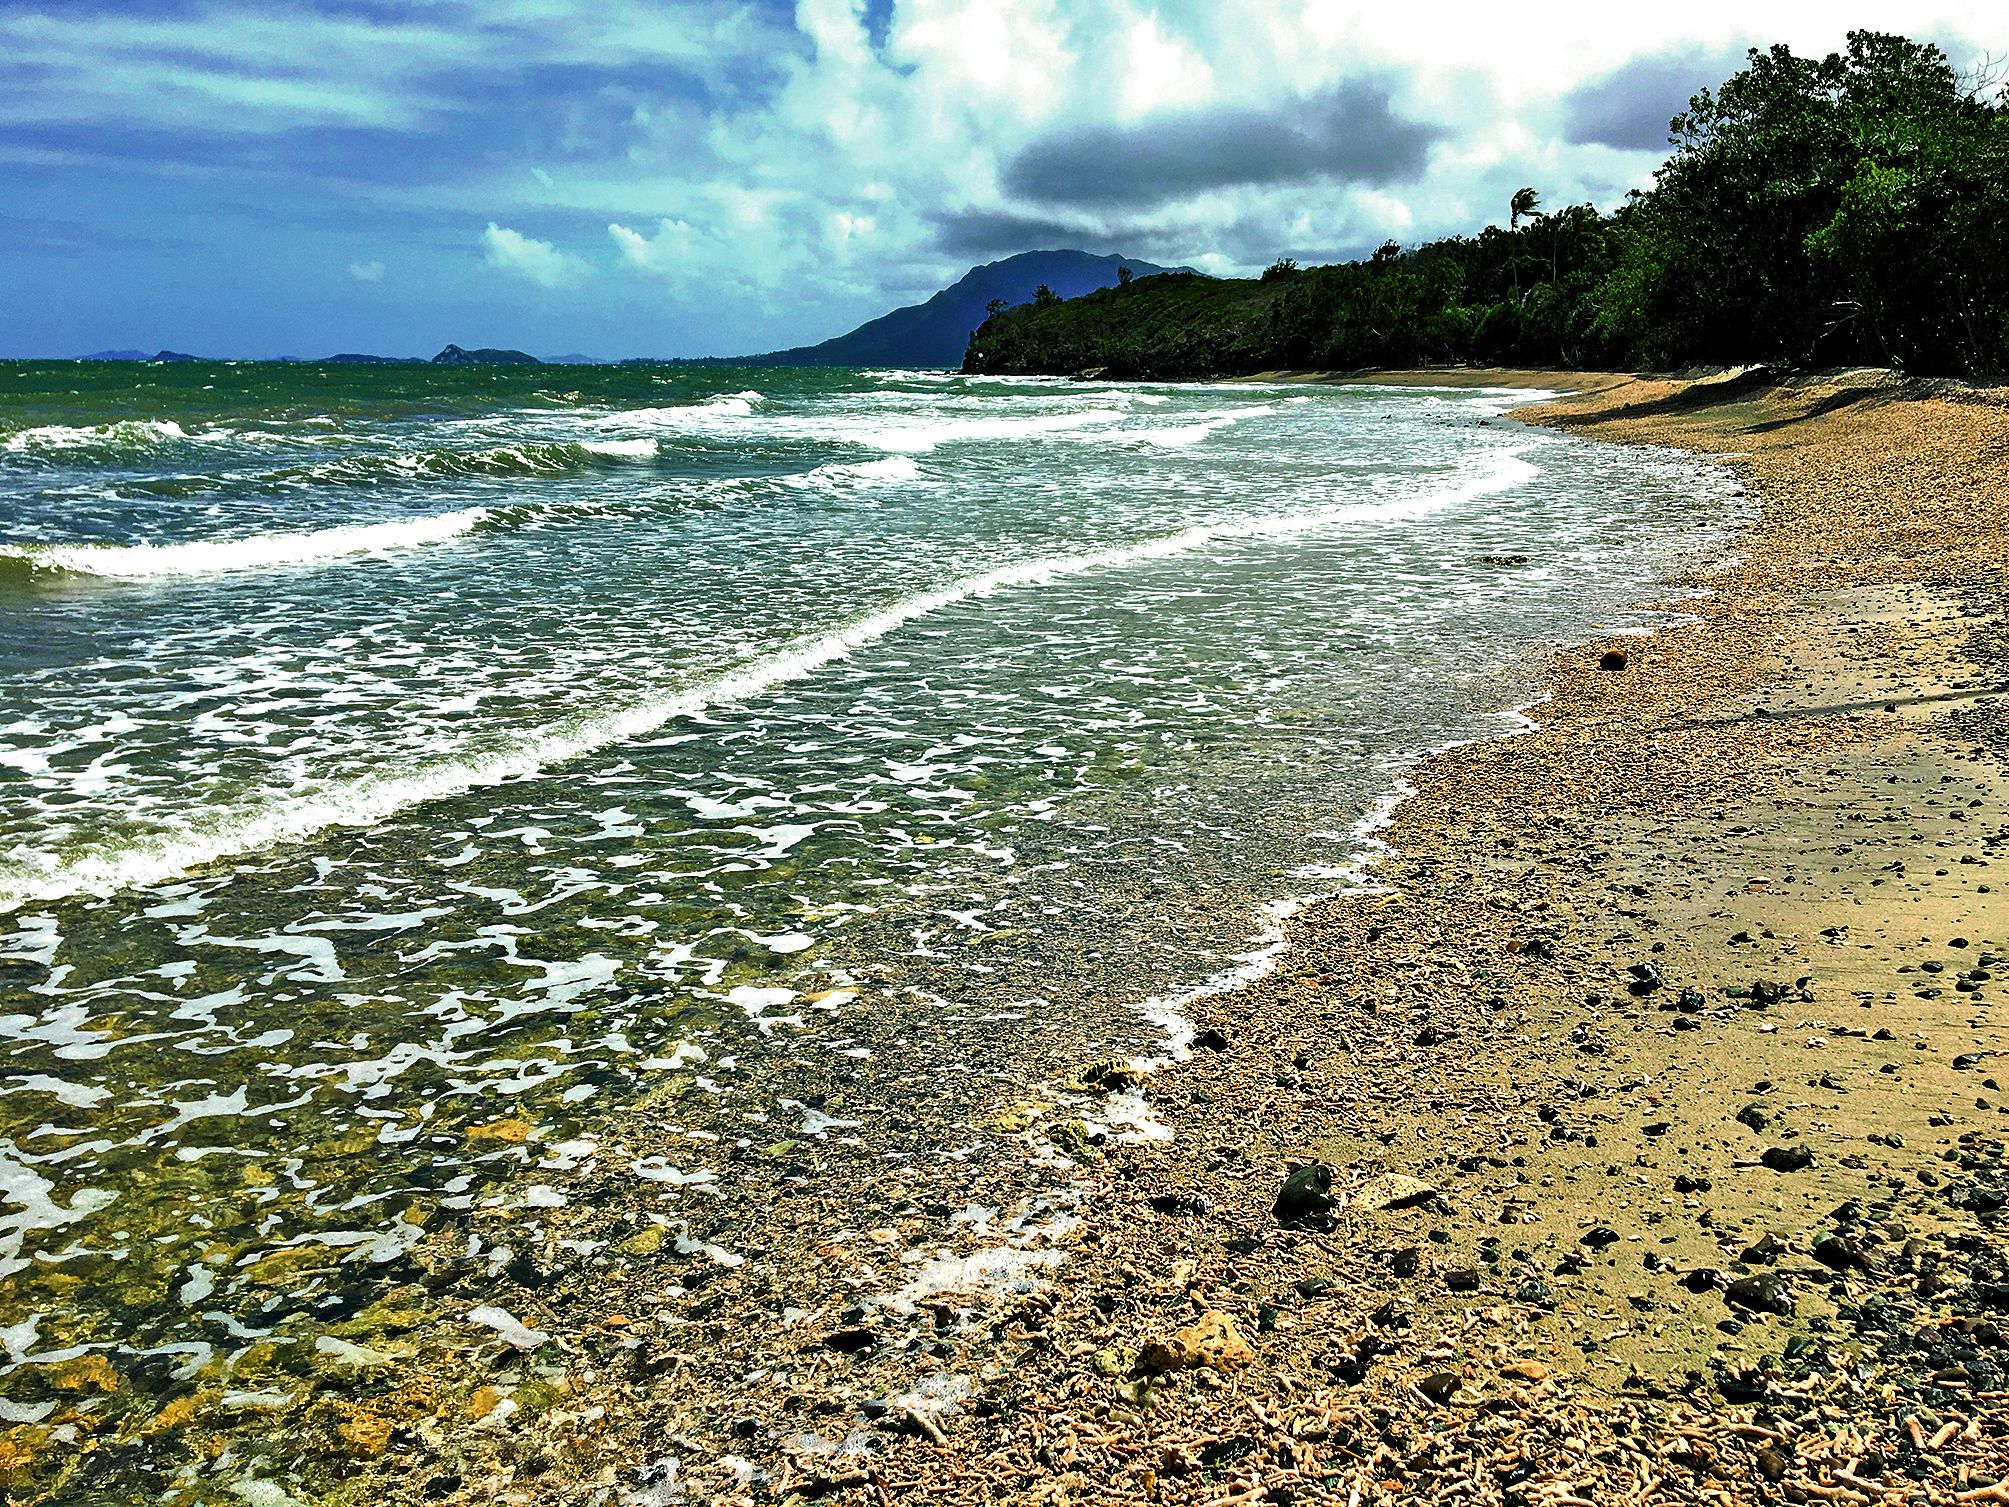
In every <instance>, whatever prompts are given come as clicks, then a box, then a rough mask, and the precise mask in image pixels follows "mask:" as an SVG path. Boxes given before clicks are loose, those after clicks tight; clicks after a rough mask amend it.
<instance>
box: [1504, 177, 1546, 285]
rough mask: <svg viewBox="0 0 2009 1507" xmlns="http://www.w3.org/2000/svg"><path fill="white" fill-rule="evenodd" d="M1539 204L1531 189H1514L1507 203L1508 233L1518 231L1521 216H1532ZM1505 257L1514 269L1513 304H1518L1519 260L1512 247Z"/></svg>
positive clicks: (1539, 201) (1537, 197)
mask: <svg viewBox="0 0 2009 1507" xmlns="http://www.w3.org/2000/svg"><path fill="white" fill-rule="evenodd" d="M1541 203H1542V201H1541V198H1540V196H1539V195H1537V194H1536V193H1535V191H1534V190H1533V189H1531V188H1517V189H1515V190H1514V197H1513V198H1511V199H1509V200H1508V201H1507V229H1508V230H1510V231H1511V230H1518V229H1519V228H1520V224H1521V216H1523V215H1532V214H1533V213H1534V212H1535V211H1536V210H1537V209H1539V208H1540V207H1541ZM1507 257H1508V261H1509V263H1510V265H1511V266H1512V267H1513V269H1514V302H1515V303H1519V302H1520V301H1521V259H1520V258H1519V257H1518V256H1516V255H1515V254H1514V251H1513V248H1512V247H1509V248H1508V249H1507Z"/></svg>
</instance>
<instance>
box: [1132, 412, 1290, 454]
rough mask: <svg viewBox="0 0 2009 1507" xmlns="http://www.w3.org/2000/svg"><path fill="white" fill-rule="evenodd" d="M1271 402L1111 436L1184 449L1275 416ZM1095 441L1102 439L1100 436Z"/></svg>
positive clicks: (1138, 443)
mask: <svg viewBox="0 0 2009 1507" xmlns="http://www.w3.org/2000/svg"><path fill="white" fill-rule="evenodd" d="M1275 412H1276V409H1275V408H1273V407H1272V406H1270V405H1269V404H1268V403H1252V404H1250V405H1249V406H1248V407H1247V408H1230V409H1222V410H1218V411H1216V412H1214V413H1203V414H1198V415H1195V417H1194V418H1193V419H1192V421H1191V422H1189V423H1185V424H1166V425H1162V426H1160V427H1158V428H1155V429H1124V430H1119V431H1118V432H1117V433H1116V434H1114V435H1113V436H1111V438H1114V439H1116V440H1119V441H1121V442H1122V443H1124V444H1130V445H1155V446H1158V447H1159V448H1161V449H1167V450H1172V449H1183V448H1185V447H1186V446H1188V445H1197V444H1199V443H1200V441H1201V440H1203V439H1205V438H1206V437H1207V436H1208V435H1210V434H1212V433H1213V432H1214V431H1215V430H1217V429H1226V428H1227V427H1228V426H1229V425H1230V424H1239V423H1240V422H1241V421H1242V420H1243V419H1252V418H1257V417H1259V416H1261V415H1263V414H1267V413H1275ZM1093 438H1096V439H1100V438H1102V436H1100V435H1096V436H1093Z"/></svg>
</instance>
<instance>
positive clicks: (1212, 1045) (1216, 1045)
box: [1193, 1026, 1228, 1052]
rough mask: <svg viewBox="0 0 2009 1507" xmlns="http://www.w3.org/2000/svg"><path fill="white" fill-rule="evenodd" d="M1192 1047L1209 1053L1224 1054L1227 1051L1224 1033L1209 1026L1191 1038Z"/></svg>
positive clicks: (1226, 1039) (1226, 1040)
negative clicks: (1200, 1048)
mask: <svg viewBox="0 0 2009 1507" xmlns="http://www.w3.org/2000/svg"><path fill="white" fill-rule="evenodd" d="M1193 1045H1194V1046H1196V1047H1202V1048H1204V1049H1205V1050H1207V1051H1209V1052H1225V1051H1227V1049H1228V1038H1227V1035H1226V1033H1224V1032H1221V1031H1217V1030H1215V1029H1214V1028H1213V1027H1211V1026H1209V1027H1208V1028H1207V1029H1206V1030H1204V1031H1202V1032H1201V1033H1200V1034H1199V1035H1197V1036H1195V1037H1194V1038H1193Z"/></svg>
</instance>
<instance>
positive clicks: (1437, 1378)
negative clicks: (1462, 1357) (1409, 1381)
mask: <svg viewBox="0 0 2009 1507" xmlns="http://www.w3.org/2000/svg"><path fill="white" fill-rule="evenodd" d="M1463 1380H1464V1378H1463V1377H1461V1376H1460V1375H1459V1374H1458V1373H1457V1372H1456V1371H1439V1372H1436V1373H1435V1374H1434V1375H1430V1376H1426V1377H1424V1378H1423V1379H1422V1380H1421V1381H1419V1382H1417V1383H1416V1390H1417V1391H1419V1392H1421V1393H1422V1394H1423V1395H1424V1396H1425V1397H1427V1398H1429V1399H1430V1400H1431V1401H1432V1402H1434V1403H1436V1404H1437V1406H1438V1407H1440V1408H1441V1407H1445V1406H1447V1405H1448V1404H1449V1403H1450V1401H1451V1398H1452V1397H1453V1396H1454V1395H1455V1394H1456V1393H1457V1391H1458V1384H1459V1383H1460V1382H1461V1381H1463Z"/></svg>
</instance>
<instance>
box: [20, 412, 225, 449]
mask: <svg viewBox="0 0 2009 1507" xmlns="http://www.w3.org/2000/svg"><path fill="white" fill-rule="evenodd" d="M187 438H188V431H187V430H186V429H183V428H182V427H181V425H179V424H177V423H175V422H174V420H172V419H120V420H118V421H117V422H116V423H111V424H84V425H74V426H73V425H70V424H40V425H37V426H36V427H34V428H32V429H17V430H15V431H14V432H13V433H12V434H10V435H8V436H7V438H6V439H5V440H0V449H5V450H12V451H14V452H16V453H17V454H19V453H23V452H33V451H38V450H90V449H110V448H119V449H140V448H143V447H145V446H147V445H157V444H161V443H163V442H165V441H167V440H182V439H187Z"/></svg>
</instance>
